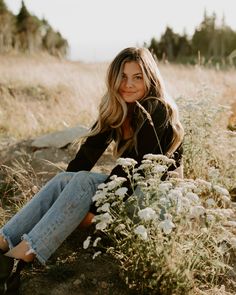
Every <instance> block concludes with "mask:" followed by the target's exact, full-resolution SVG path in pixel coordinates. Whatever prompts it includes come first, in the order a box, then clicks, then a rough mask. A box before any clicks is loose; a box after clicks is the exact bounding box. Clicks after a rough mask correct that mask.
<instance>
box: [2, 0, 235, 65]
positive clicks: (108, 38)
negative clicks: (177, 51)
mask: <svg viewBox="0 0 236 295" xmlns="http://www.w3.org/2000/svg"><path fill="white" fill-rule="evenodd" d="M24 2H25V5H26V7H27V9H28V10H29V11H30V13H32V14H34V15H36V16H38V17H39V18H43V17H45V18H46V19H47V20H48V22H49V23H50V25H51V26H52V27H53V28H54V29H55V30H58V31H59V32H60V33H61V34H62V35H63V37H64V38H66V39H67V40H68V42H69V46H70V55H69V58H70V59H72V60H81V61H86V62H93V61H106V60H110V59H112V58H113V57H114V56H115V55H116V54H117V53H118V52H119V51H120V50H121V49H123V48H124V47H128V46H142V45H143V44H144V42H147V43H149V42H150V40H151V38H153V37H155V38H157V39H158V38H160V36H161V34H162V33H163V32H164V30H165V28H166V27H167V26H170V27H171V28H172V29H173V30H174V31H175V32H176V33H180V34H182V33H183V32H184V31H185V32H186V33H187V35H188V36H191V35H192V33H193V32H194V29H195V28H196V27H197V25H199V24H200V22H201V21H202V19H203V15H204V10H206V11H207V14H208V15H212V13H213V12H215V13H216V15H217V18H218V21H221V19H222V17H223V16H224V17H225V21H226V24H227V25H229V26H230V27H231V28H232V29H233V30H236V17H235V13H234V9H233V5H234V3H235V1H234V0H224V1H221V0H215V1H214V0H199V1H197V2H196V1H194V2H191V1H188V0H179V1H178V2H175V1H171V0H166V1H165V2H164V1H158V0H120V1H119V2H118V1H116V0H100V1H96V0H87V1H86V2H85V1H83V0H77V1H76V2H75V1H73V0H67V1H66V0H58V1H57V3H56V5H55V2H54V3H53V1H48V0H41V1H40V2H39V1H38V0H25V1H24ZM5 3H6V4H7V6H8V8H9V9H10V10H11V11H12V12H13V13H15V14H16V13H18V12H19V9H20V6H21V0H5ZM55 7H56V9H55Z"/></svg>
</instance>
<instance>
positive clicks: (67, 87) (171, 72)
mask: <svg viewBox="0 0 236 295" xmlns="http://www.w3.org/2000/svg"><path fill="white" fill-rule="evenodd" d="M107 65H108V64H106V63H97V64H85V63H82V62H71V61H67V60H59V59H56V58H53V57H49V56H31V57H26V56H14V55H13V56H0V134H7V135H9V136H14V137H16V138H21V139H22V138H29V137H33V136H35V135H36V134H42V133H45V132H47V131H49V130H59V129H63V128H64V127H65V126H73V125H76V124H77V123H82V124H85V125H89V124H91V122H92V121H93V120H94V119H95V117H96V113H97V106H98V103H99V100H100V97H101V95H102V94H103V91H104V86H105V84H104V78H105V72H106V68H107ZM159 67H160V70H161V73H162V75H163V78H164V80H165V82H166V86H167V89H168V91H169V92H170V94H171V95H172V96H173V97H174V98H178V97H182V98H186V99H191V100H193V101H196V102H198V100H199V96H200V97H202V96H203V95H204V96H209V97H210V98H211V99H212V100H214V101H215V102H216V103H220V104H222V105H225V106H228V107H229V108H230V109H231V110H232V111H234V115H232V114H230V113H229V116H228V117H225V121H224V122H222V123H223V124H226V125H227V124H228V120H229V117H230V123H231V125H234V124H235V112H236V71H235V70H228V71H217V70H215V69H205V68H200V67H192V66H189V67H187V66H181V65H162V64H160V66H159Z"/></svg>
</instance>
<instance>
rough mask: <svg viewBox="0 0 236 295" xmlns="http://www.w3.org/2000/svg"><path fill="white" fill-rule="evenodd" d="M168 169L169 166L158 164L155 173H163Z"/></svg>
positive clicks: (154, 169)
mask: <svg viewBox="0 0 236 295" xmlns="http://www.w3.org/2000/svg"><path fill="white" fill-rule="evenodd" d="M166 169H167V166H165V165H159V164H156V165H155V167H154V168H153V172H154V173H163V172H165V171H166Z"/></svg>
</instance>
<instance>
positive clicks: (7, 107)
mask: <svg viewBox="0 0 236 295" xmlns="http://www.w3.org/2000/svg"><path fill="white" fill-rule="evenodd" d="M0 65H1V66H0V163H1V172H0V192H1V198H0V204H1V205H2V206H1V208H0V224H2V223H3V222H4V221H5V220H7V219H8V218H9V217H10V216H11V215H12V214H13V213H14V212H15V211H16V210H18V209H19V207H21V206H22V204H23V203H25V202H26V201H27V199H29V198H31V196H32V194H33V192H35V190H37V189H39V188H40V187H41V185H42V184H43V183H44V182H45V181H46V180H47V179H49V178H50V177H52V176H53V175H54V174H55V173H58V172H59V171H61V170H63V169H64V168H65V167H66V165H67V163H68V161H69V160H70V159H71V158H72V157H73V155H74V154H75V152H76V148H77V147H76V146H75V145H73V144H69V145H68V146H66V147H63V148H51V147H50V148H42V149H40V148H35V147H34V148H32V146H31V143H32V140H33V139H35V138H36V137H38V136H39V135H43V134H47V133H50V132H54V131H59V130H64V129H65V128H67V127H74V126H76V125H78V124H81V125H83V126H86V127H89V126H90V125H91V124H92V122H93V121H94V120H95V118H96V115H97V107H98V104H99V101H100V97H101V96H102V94H103V91H104V89H105V84H104V78H105V73H106V69H107V66H108V64H106V63H97V64H95V63H94V64H86V63H82V62H71V61H68V60H65V59H58V58H55V57H52V56H49V55H46V54H41V55H35V54H31V55H29V56H25V55H19V54H17V55H16V54H11V55H0ZM159 67H160V71H161V73H162V75H163V78H164V80H165V82H166V86H167V89H168V90H169V92H170V93H171V94H172V95H173V97H174V98H175V100H176V102H177V104H178V105H179V107H180V115H181V118H182V121H183V124H184V126H185V131H186V143H185V146H186V149H185V177H186V178H198V177H201V178H204V179H207V180H210V177H212V171H213V173H214V172H216V175H215V176H214V177H215V178H214V179H213V180H214V181H217V182H219V183H220V184H221V185H224V186H226V188H227V189H228V190H229V191H230V194H231V198H232V200H233V201H236V196H235V191H236V188H235V177H236V169H235V167H236V161H235V159H236V157H235V156H236V135H235V131H234V130H235V127H236V104H235V101H236V84H235V81H236V71H235V70H229V71H218V70H216V69H205V68H202V67H193V66H182V65H171V64H160V65H159ZM228 128H230V130H229V129H228ZM190 131H191V134H193V137H190V136H189V134H190ZM45 160H47V161H45ZM113 163H114V159H113V158H112V155H111V150H110V149H108V150H107V151H106V153H105V155H104V156H103V157H102V158H101V159H100V160H99V162H98V165H97V167H96V169H97V170H98V171H106V172H108V171H109V169H110V168H111V167H112V165H113ZM214 169H215V170H214ZM209 171H210V172H211V175H210V172H209ZM218 174H219V175H218ZM232 208H233V207H232ZM232 210H234V213H235V208H233V209H232ZM235 219H236V218H235ZM93 230H94V229H93V228H91V230H90V231H91V232H90V233H93ZM232 231H234V234H235V232H236V231H235V228H233V229H232ZM86 236H87V232H85V231H80V230H76V232H75V233H73V235H72V236H71V237H69V238H68V239H67V240H66V242H65V243H64V244H63V245H62V246H61V247H60V248H59V249H58V251H57V252H56V253H55V255H53V257H52V258H51V259H50V261H49V263H48V265H47V266H46V267H43V266H41V265H39V264H38V263H37V262H35V263H34V265H33V266H29V267H27V269H26V270H25V271H24V275H23V285H22V294H23V295H28V294H29V295H30V294H33V293H34V294H35V295H46V294H47V295H60V294H77V295H78V294H81V295H82V294H83V295H89V294H103V295H105V294H114V295H116V294H117V295H122V294H124V295H128V294H136V293H135V292H132V291H131V290H129V289H128V287H126V286H125V284H124V283H123V281H122V280H121V278H120V276H119V268H118V265H117V264H116V263H114V260H113V259H112V257H111V256H109V255H108V254H104V255H102V256H99V257H98V258H97V259H95V260H93V259H92V256H93V254H94V251H93V250H91V249H87V250H84V249H83V247H82V245H83V241H84V239H85V238H86ZM108 243H109V242H108ZM231 263H233V264H234V265H235V260H234V261H233V262H232V261H231ZM229 280H230V283H228V282H226V290H225V289H224V288H223V287H221V286H218V287H214V288H212V290H208V291H206V292H204V293H193V294H194V295H197V294H206V295H218V294H222V295H227V294H231V295H233V294H234V293H232V292H233V291H232V286H235V284H236V283H235V282H236V281H235V269H234V273H233V274H232V277H230V278H229ZM227 284H228V285H227ZM231 291H232V292H231Z"/></svg>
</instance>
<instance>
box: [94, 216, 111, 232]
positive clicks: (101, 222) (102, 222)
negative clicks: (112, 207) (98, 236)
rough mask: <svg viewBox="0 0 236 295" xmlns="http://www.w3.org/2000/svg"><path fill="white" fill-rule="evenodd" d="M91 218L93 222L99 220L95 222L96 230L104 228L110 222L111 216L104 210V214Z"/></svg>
mask: <svg viewBox="0 0 236 295" xmlns="http://www.w3.org/2000/svg"><path fill="white" fill-rule="evenodd" d="M93 220H94V221H95V222H97V221H99V222H98V223H97V224H96V229H97V230H104V229H105V228H106V227H107V226H108V225H109V224H110V223H111V222H112V217H111V215H110V214H109V213H108V212H106V213H104V214H100V215H97V216H95V217H94V219H93Z"/></svg>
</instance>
